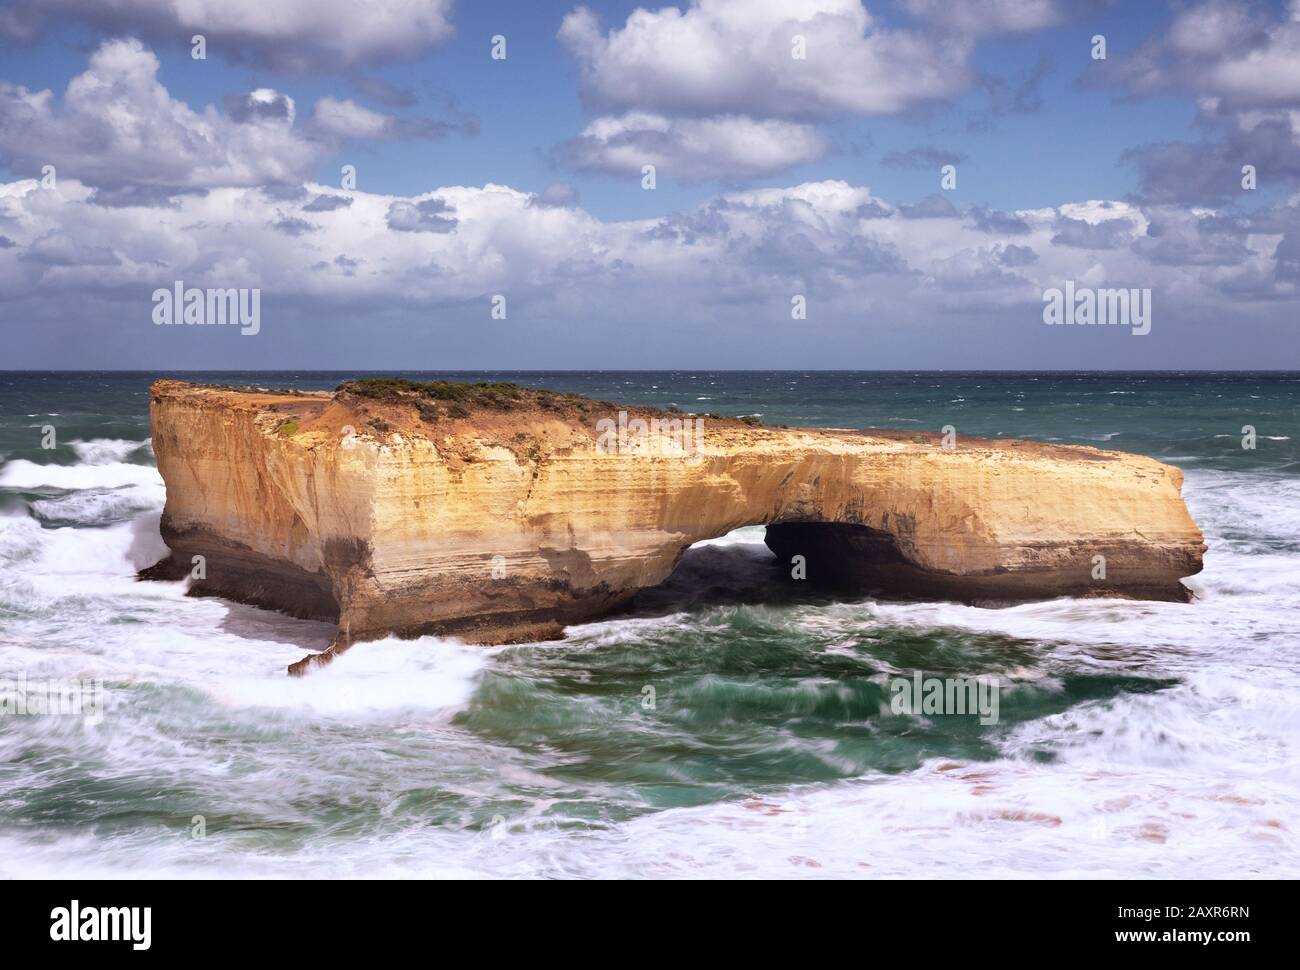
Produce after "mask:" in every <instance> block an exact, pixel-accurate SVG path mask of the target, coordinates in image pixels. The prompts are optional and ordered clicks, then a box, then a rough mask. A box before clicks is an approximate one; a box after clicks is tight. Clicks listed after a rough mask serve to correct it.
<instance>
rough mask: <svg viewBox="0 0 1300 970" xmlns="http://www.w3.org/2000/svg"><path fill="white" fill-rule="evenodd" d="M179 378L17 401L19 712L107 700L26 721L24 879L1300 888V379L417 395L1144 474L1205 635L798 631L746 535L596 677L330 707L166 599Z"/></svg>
mask: <svg viewBox="0 0 1300 970" xmlns="http://www.w3.org/2000/svg"><path fill="white" fill-rule="evenodd" d="M153 376H154V375H144V374H76V375H70V374H12V373H10V374H5V373H0V460H2V461H3V464H0V681H2V680H5V679H9V680H17V679H18V678H20V677H24V676H25V677H26V678H27V679H28V680H29V681H30V680H35V679H40V678H59V679H61V680H64V681H66V680H70V679H98V680H101V681H102V683H103V699H104V711H103V716H102V718H99V719H92V720H93V721H94V723H90V722H89V721H88V720H87V719H86V718H83V717H78V716H73V715H62V716H43V717H41V716H31V715H16V714H8V715H0V874H3V875H32V874H89V875H107V874H127V875H130V874H140V875H144V874H168V875H181V876H185V875H320V876H331V875H340V876H341V875H428V874H448V875H515V876H559V875H611V876H625V875H664V876H685V877H689V876H706V875H707V876H719V875H733V874H734V875H769V876H800V877H803V876H818V875H822V876H825V875H833V876H846V875H847V876H865V877H871V876H899V875H971V876H974V875H992V876H1000V875H1008V876H1010V875H1036V876H1051V875H1097V876H1137V877H1141V876H1192V877H1197V876H1209V875H1247V874H1267V875H1294V874H1295V873H1296V871H1297V868H1300V867H1298V866H1297V851H1296V850H1297V844H1296V834H1295V833H1296V832H1297V827H1298V826H1300V756H1298V755H1300V752H1298V751H1297V744H1298V742H1300V713H1297V708H1296V707H1295V705H1294V700H1293V699H1294V697H1295V696H1296V691H1297V689H1298V688H1300V673H1298V672H1297V661H1296V659H1295V658H1296V657H1297V656H1298V655H1300V633H1297V630H1298V629H1300V624H1298V623H1297V620H1300V452H1298V451H1297V448H1298V446H1297V437H1298V436H1297V431H1298V430H1300V374H1285V373H1276V374H1231V375H1229V374H1219V375H1215V374H1187V375H1177V374H1160V375H1156V374H1111V375H1101V374H1042V373H1035V374H1023V375H1017V374H952V373H942V374H940V373H919V374H896V373H891V374H871V373H825V372H810V373H803V372H790V373H762V374H758V373H753V374H751V373H732V372H722V373H703V372H673V373H649V372H640V373H549V374H530V373H524V374H520V373H509V374H504V373H500V372H493V373H483V374H472V375H423V374H422V375H410V376H452V377H454V378H456V379H492V380H501V379H506V380H514V381H517V382H519V383H524V384H531V385H537V386H546V387H550V388H554V389H557V390H564V391H575V392H578V393H582V394H587V395H590V396H593V397H598V398H604V399H609V400H616V401H625V402H636V403H652V404H657V405H662V406H667V405H669V404H675V405H677V406H678V407H681V408H683V409H684V410H695V411H700V412H704V411H717V412H720V413H724V414H733V415H741V414H758V415H760V416H761V417H762V418H763V419H764V420H766V421H770V422H778V423H785V424H791V425H818V426H830V427H854V428H861V427H895V428H904V429H910V428H916V429H918V430H927V431H937V430H939V428H941V427H942V426H943V425H945V424H952V425H954V426H955V427H956V428H957V431H958V435H959V436H960V435H971V436H977V437H999V436H1002V437H1020V438H1033V439H1037V440H1051V441H1059V442H1062V443H1067V444H1091V445H1096V446H1098V447H1107V448H1115V449H1120V450H1131V451H1137V452H1142V453H1145V454H1150V455H1153V456H1155V457H1157V458H1160V459H1161V460H1164V461H1168V462H1170V463H1172V464H1175V465H1178V466H1180V467H1182V468H1183V469H1184V470H1185V472H1186V475H1187V483H1186V486H1185V494H1186V497H1187V500H1188V503H1189V506H1190V508H1191V509H1192V512H1193V515H1194V516H1195V517H1196V519H1197V521H1198V523H1199V524H1200V525H1201V526H1202V528H1203V529H1204V531H1205V533H1206V536H1207V541H1208V542H1209V545H1210V551H1209V553H1208V554H1207V557H1206V568H1205V571H1204V572H1203V573H1202V574H1201V575H1199V576H1197V577H1195V578H1193V579H1191V580H1189V581H1188V584H1189V585H1190V586H1192V587H1193V588H1194V590H1195V591H1196V592H1197V594H1198V598H1197V599H1196V601H1195V602H1193V603H1191V604H1167V603H1133V602H1124V601H1110V600H1070V599H1062V600H1055V601H1051V602H1047V603H1039V604H1028V605H1025V606H1019V607H1014V608H1011V609H1004V610H987V609H978V608H973V607H965V606H961V605H958V604H953V603H945V602H934V603H906V604H903V603H890V602H877V601H873V600H870V599H866V600H858V601H852V602H843V601H836V600H834V599H830V598H825V597H817V596H813V595H810V596H806V597H800V598H796V599H791V598H790V595H789V593H788V592H786V591H784V590H783V589H781V588H780V587H779V586H776V585H774V584H772V583H771V566H770V563H769V558H768V557H769V554H768V553H767V550H766V548H765V547H764V546H763V545H762V530H761V528H755V529H743V530H740V531H739V532H736V533H732V534H731V535H730V536H727V537H723V538H721V539H718V540H714V541H713V542H711V543H709V544H707V545H701V546H699V547H697V548H696V549H694V550H692V552H691V553H690V554H688V557H687V560H686V561H685V563H684V565H683V569H682V570H681V571H679V573H678V575H677V576H675V577H674V579H673V580H672V581H671V582H670V583H669V584H667V585H666V587H665V588H663V589H661V590H657V591H653V592H651V593H648V594H646V595H645V596H643V597H641V598H640V599H639V600H638V602H637V604H636V605H635V607H634V609H633V610H632V611H631V612H630V613H629V614H627V615H623V616H619V617H613V618H610V619H608V620H605V621H603V622H600V623H593V624H587V625H584V626H579V627H574V628H571V630H570V636H569V637H568V639H566V640H565V641H562V642H556V643H544V644H527V645H520V646H512V647H497V648H481V647H471V646H466V645H463V644H459V643H456V642H454V641H447V640H438V639H435V638H423V639H421V640H417V641H397V640H386V641H381V642H379V643H372V644H365V645H363V646H359V647H358V648H357V649H354V650H352V651H350V652H349V653H347V654H345V655H344V656H343V657H342V658H340V659H339V660H338V661H336V662H335V663H334V664H333V665H331V666H330V667H328V668H326V669H324V670H322V671H318V672H316V673H315V674H313V675H312V676H311V677H307V678H304V679H302V680H290V679H288V678H286V677H285V676H284V675H283V670H284V666H285V665H286V664H287V663H290V662H292V661H294V660H297V659H299V658H300V657H301V656H302V655H303V653H304V651H305V650H307V649H314V648H318V647H320V646H323V645H324V644H325V643H326V642H327V641H328V639H329V636H330V634H331V632H332V631H331V629H330V628H329V627H327V626H325V625H323V624H316V623H310V622H303V621H297V620H293V619H290V618H288V617H284V616H281V615H279V614H275V613H270V612H267V611H262V610H257V609H253V608H251V607H246V606H242V605H239V604H233V603H227V602H224V601H221V600H211V599H202V600H200V599H190V598H187V597H185V596H184V584H179V583H177V584H170V583H139V582H136V581H135V580H134V579H133V574H134V571H135V570H136V569H137V568H139V567H141V566H144V565H148V564H150V563H151V562H152V561H154V560H155V559H156V558H157V557H158V556H159V555H161V552H162V546H161V543H160V541H159V540H158V537H157V517H158V513H159V511H160V510H161V506H162V501H163V497H164V493H163V489H162V485H161V480H160V479H159V478H158V476H157V472H156V470H155V469H154V468H153V463H152V453H151V451H150V449H149V446H148V440H147V439H148V436H149V426H148V384H149V382H150V380H151V379H152V377H153ZM165 376H181V377H189V378H191V379H208V380H217V381H220V382H222V383H255V384H261V385H264V386H296V387H304V388H319V387H332V386H334V385H335V384H337V383H338V382H339V381H341V380H343V379H344V378H345V377H348V376H353V375H350V374H328V375H324V374H310V373H302V374H294V373H260V374H230V373H223V374H220V375H193V374H188V375H187V374H168V375H165ZM45 425H52V426H53V427H54V428H55V432H56V437H57V442H58V445H57V447H56V448H54V449H53V450H46V449H43V448H42V447H41V436H42V429H43V427H44V426H45ZM1244 425H1252V426H1253V427H1254V428H1255V429H1256V434H1257V447H1256V448H1255V449H1254V450H1246V449H1243V448H1242V447H1241V438H1242V428H1243V426H1244ZM915 671H923V672H924V673H925V674H926V675H927V676H938V677H948V676H976V675H985V676H994V677H997V678H998V680H999V682H1000V683H1001V684H1002V685H1003V689H1002V691H1001V694H1000V711H999V718H998V721H997V723H995V724H989V725H981V724H980V723H979V721H978V719H977V718H975V717H971V716H962V715H929V716H926V715H898V714H894V713H892V712H891V711H890V708H889V699H890V683H891V678H894V677H911V675H912V674H913V672H915ZM647 688H649V689H650V691H649V694H650V696H652V699H653V703H652V704H649V703H647V698H648V692H647ZM196 818H200V819H201V822H196V821H195V820H196ZM196 826H198V827H199V828H201V829H202V834H201V836H200V837H195V830H196Z"/></svg>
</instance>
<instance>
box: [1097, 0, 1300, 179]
mask: <svg viewBox="0 0 1300 970" xmlns="http://www.w3.org/2000/svg"><path fill="white" fill-rule="evenodd" d="M1090 81H1091V82H1092V83H1094V84H1096V85H1099V86H1101V85H1112V84H1118V85H1119V86H1121V87H1122V88H1123V89H1124V90H1125V91H1126V93H1127V94H1128V95H1129V96H1130V97H1148V96H1154V95H1162V94H1168V93H1171V92H1172V93H1181V92H1190V93H1194V94H1196V95H1197V96H1198V106H1199V111H1200V118H1199V121H1200V123H1201V126H1202V127H1203V128H1204V129H1205V131H1206V133H1207V137H1206V138H1205V139H1204V140H1202V141H1200V142H1196V143H1191V142H1181V141H1179V142H1164V143H1159V144H1151V145H1143V146H1139V147H1137V148H1134V149H1131V150H1130V151H1128V152H1127V153H1125V156H1124V158H1125V161H1127V162H1129V163H1131V164H1133V165H1135V166H1136V167H1137V170H1138V176H1139V184H1140V191H1141V196H1140V197H1141V198H1142V199H1143V200H1144V201H1147V202H1150V203H1153V204H1165V203H1171V202H1184V203H1200V204H1206V205H1213V204H1221V203H1224V202H1228V201H1231V200H1232V199H1233V198H1234V197H1236V198H1237V199H1238V200H1239V199H1240V198H1241V191H1240V190H1241V179H1242V166H1243V165H1253V166H1255V169H1256V172H1257V175H1258V178H1259V181H1260V184H1261V185H1268V184H1271V185H1282V186H1296V185H1300V161H1298V159H1300V0H1290V2H1289V4H1288V5H1287V8H1286V10H1285V11H1284V12H1283V13H1282V16H1281V18H1280V19H1277V18H1275V17H1273V16H1271V15H1270V13H1269V11H1268V10H1267V8H1264V7H1262V6H1258V5H1247V4H1241V3H1236V2H1227V0H1203V2H1201V3H1196V4H1193V5H1190V6H1187V7H1184V8H1181V9H1179V10H1178V11H1176V12H1175V15H1174V17H1173V20H1172V22H1171V24H1170V25H1169V29H1168V30H1165V31H1161V32H1160V33H1158V34H1156V35H1154V36H1153V37H1151V38H1149V39H1148V40H1147V41H1145V42H1144V43H1143V44H1142V45H1141V46H1140V47H1139V48H1138V50H1137V51H1136V52H1134V53H1133V55H1132V56H1130V57H1126V58H1124V59H1123V61H1117V62H1116V63H1115V65H1114V67H1113V69H1112V68H1109V67H1107V68H1105V69H1101V68H1099V67H1098V66H1097V65H1093V69H1092V71H1091V74H1090Z"/></svg>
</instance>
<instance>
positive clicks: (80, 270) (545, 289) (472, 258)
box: [0, 0, 1300, 369]
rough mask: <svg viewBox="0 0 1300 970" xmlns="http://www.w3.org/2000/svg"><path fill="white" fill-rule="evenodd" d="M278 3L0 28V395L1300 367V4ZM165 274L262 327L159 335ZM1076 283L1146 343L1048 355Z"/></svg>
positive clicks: (21, 9) (46, 19)
mask: <svg viewBox="0 0 1300 970" xmlns="http://www.w3.org/2000/svg"><path fill="white" fill-rule="evenodd" d="M263 6H265V5H264V4H257V3H253V2H252V0H237V2H231V3H225V4H221V5H218V4H215V3H210V2H209V0H201V2H197V3H195V4H193V5H192V8H193V9H192V11H191V13H190V14H189V15H188V16H189V18H190V19H188V20H181V19H178V18H179V15H177V14H175V13H174V11H173V10H172V6H171V5H170V4H166V3H163V2H162V0H124V2H123V3H121V4H119V5H117V7H115V8H114V12H113V13H112V14H111V15H106V14H104V13H103V11H102V9H101V8H100V5H98V4H92V3H89V2H83V0H48V2H45V3H42V4H37V3H35V2H34V0H15V2H14V3H13V4H11V10H10V11H8V12H6V13H4V14H0V183H5V185H6V190H5V194H4V195H0V281H3V282H4V283H5V284H6V287H5V289H6V291H7V292H6V295H5V296H3V297H0V325H3V326H4V327H5V329H6V331H7V334H6V336H7V341H6V343H7V345H8V346H9V347H10V349H11V352H12V353H13V355H14V356H13V359H12V364H11V366H21V367H51V368H55V367H79V366H119V367H128V366H151V367H153V366H157V367H168V366H174V367H187V366H213V367H247V366H257V365H258V364H259V363H260V364H261V365H262V366H268V367H270V366H277V367H278V366H290V367H292V366H300V367H312V366H315V367H322V366H359V365H365V366H375V367H384V366H424V365H425V363H426V362H427V366H429V367H456V366H464V367H512V366H519V367H528V366H550V367H599V366H609V367H638V366H645V367H664V366H669V367H697V366H698V367H727V366H735V367H781V366H801V367H817V366H822V367H859V366H860V367H877V366H888V367H955V366H981V367H1009V368H1014V367H1036V366H1037V367H1061V366H1086V367H1114V368H1118V369H1125V368H1129V367H1135V366H1150V367H1161V366H1167V367H1174V368H1178V367H1215V366H1231V367H1264V366H1274V367H1279V366H1297V365H1298V364H1300V353H1297V347H1298V346H1300V340H1297V339H1296V335H1295V327H1296V322H1297V307H1298V304H1297V286H1298V284H1300V223H1298V221H1297V219H1296V212H1297V198H1298V193H1300V163H1297V162H1296V156H1297V148H1298V147H1300V69H1297V68H1296V67H1295V65H1296V63H1297V60H1296V58H1297V57H1298V56H1300V5H1295V4H1289V3H1287V2H1284V0H1278V2H1271V3H1258V4H1249V3H1233V4H1228V3H1223V2H1218V0H1210V2H1200V3H1192V2H1180V3H1170V4H1166V3H1160V2H1152V3H1142V4H1131V3H1124V4H1120V3H1106V2H1101V0H1099V2H1089V0H971V3H969V4H965V5H963V4H951V3H938V2H937V0H897V2H896V3H892V4H890V3H867V4H865V5H863V4H861V3H858V2H857V0H798V2H789V3H785V4H776V3H764V2H751V3H749V4H748V5H744V4H735V3H733V2H731V0H703V2H697V3H694V4H684V5H682V7H681V8H680V9H679V10H678V11H676V12H674V11H672V10H669V9H667V5H664V6H656V5H654V4H649V5H645V6H644V9H642V10H641V12H639V13H638V12H637V11H638V6H637V5H636V4H630V3H588V4H586V5H585V8H586V10H587V11H588V13H586V14H584V13H582V12H581V8H580V7H579V5H578V4H564V3H506V2H499V3H492V2H485V3H475V4H468V3H455V4H453V3H451V2H450V0H423V2H422V0H376V3H375V4H374V7H376V8H382V10H381V12H382V13H383V16H376V17H374V18H373V19H372V21H371V24H379V25H381V26H378V27H373V26H366V27H364V28H361V27H358V26H357V25H354V24H351V23H350V22H349V21H348V18H349V17H352V16H355V14H354V13H353V12H352V11H353V10H354V6H353V5H351V4H345V3H335V2H333V0H317V2H315V3H305V2H300V0H286V2H285V3H284V4H282V5H280V11H279V12H280V13H281V14H282V15H281V16H266V15H264V14H263V12H261V11H260V8H261V7H263ZM169 11H171V12H169ZM584 18H585V19H584ZM629 18H630V19H629ZM800 31H803V32H804V33H806V34H807V35H808V36H809V37H810V39H811V43H810V46H809V58H808V60H809V64H808V65H797V66H796V67H793V68H792V67H788V66H787V65H785V64H781V63H778V61H777V60H776V58H782V57H784V56H785V55H784V50H783V48H782V45H784V44H786V43H788V41H786V39H785V38H787V37H788V36H790V35H792V34H794V33H797V32H800ZM195 33H201V34H204V35H205V37H206V39H207V45H208V53H207V58H206V59H205V60H201V61H198V60H194V59H193V58H192V57H191V54H190V44H189V38H190V36H191V35H193V34H195ZM498 34H500V35H503V36H504V37H505V38H506V44H507V56H506V58H505V59H504V60H494V59H492V58H491V57H490V49H491V44H492V40H491V39H492V37H493V36H494V35H498ZM1098 34H1100V35H1104V36H1105V38H1106V43H1107V57H1106V59H1105V60H1104V61H1097V60H1094V59H1093V58H1092V57H1091V56H1090V45H1091V38H1092V37H1093V36H1095V35H1098ZM774 51H775V53H773V52H774ZM791 70H805V71H809V72H811V73H809V74H807V75H806V76H799V77H798V78H796V79H794V80H791V79H790V77H789V72H790V71H791ZM774 72H775V73H774ZM70 84H73V85H74V87H69V85H70ZM74 88H75V90H74ZM47 90H48V91H49V92H50V94H49V95H48V96H44V95H42V92H44V91H47ZM259 91H260V92H263V93H262V94H260V95H256V96H251V95H250V92H259ZM602 124H603V125H607V126H609V125H612V126H613V129H611V130H613V131H614V134H613V135H612V136H610V140H608V141H601V139H600V138H599V137H593V136H592V134H591V133H592V131H593V130H595V128H596V127H598V126H600V125H602ZM588 126H593V127H591V128H589V127H588ZM584 136H585V137H584ZM1288 139H1289V141H1288ZM638 153H640V154H638ZM642 156H644V158H645V159H649V160H653V161H656V162H657V164H656V169H657V184H656V186H655V188H654V190H653V191H646V190H644V189H643V187H642V185H641V178H640V174H639V172H640V161H641V160H642ZM944 159H951V160H952V161H954V162H955V163H956V165H957V172H958V175H957V185H956V187H955V188H954V189H951V190H941V189H940V183H939V179H940V173H939V171H938V166H939V163H940V162H941V161H943V160H944ZM1247 163H1251V164H1256V165H1257V167H1258V168H1259V187H1258V188H1257V189H1256V190H1254V191H1251V192H1245V191H1242V190H1241V188H1240V186H1239V185H1237V184H1236V183H1237V181H1238V180H1239V179H1240V175H1239V174H1238V173H1239V170H1240V166H1241V165H1242V164H1247ZM45 164H53V165H54V166H55V169H56V171H57V177H58V182H57V184H56V185H54V186H49V185H42V184H41V182H40V178H41V173H42V166H43V165H45ZM344 164H352V165H355V166H356V169H357V185H356V188H355V192H348V193H343V195H347V196H348V197H349V198H347V199H340V200H333V199H332V198H331V199H326V200H325V201H324V202H317V203H315V204H314V205H313V202H312V200H313V199H317V198H318V197H320V196H321V195H322V192H323V191H324V190H326V189H331V190H337V189H338V188H339V171H340V167H341V166H342V165H344ZM490 185H491V186H499V187H501V191H499V192H489V191H488V190H487V187H488V186H490ZM548 187H550V189H549V193H548ZM801 187H803V188H801ZM453 190H455V191H453ZM339 191H340V192H341V190H339ZM41 192H43V193H45V194H44V195H42V194H38V193H41ZM324 194H326V195H329V194H330V193H329V192H324ZM56 199H57V205H56V204H54V200H56ZM927 200H929V201H928V202H927ZM918 204H919V205H921V206H923V207H924V206H927V205H928V206H931V208H929V209H925V208H922V209H912V208H909V207H911V206H917V205H918ZM322 206H333V208H321V207H322ZM223 211H228V213H229V216H230V218H231V220H232V221H231V222H229V223H226V224H224V225H223V226H222V227H221V228H220V230H218V229H217V228H216V226H217V225H218V215H219V213H221V212H223ZM1018 214H1019V215H1018ZM919 216H925V218H920V217H919ZM236 224H237V225H236ZM236 237H237V238H236ZM1008 247H1011V248H1010V249H1009V248H1008ZM174 279H184V280H185V282H186V284H187V285H193V286H198V287H222V288H225V287H241V286H249V287H258V288H259V289H260V290H261V292H262V300H263V303H262V307H263V313H264V317H265V325H264V326H263V327H262V329H261V331H260V332H259V333H258V334H257V335H256V337H255V338H241V337H239V336H236V333H235V332H233V331H231V330H227V329H224V328H214V329H213V330H210V331H209V330H206V329H203V328H181V329H180V331H179V332H172V331H169V330H167V329H165V328H164V329H155V328H154V325H153V324H152V322H151V321H150V311H151V309H152V304H151V302H150V301H151V294H152V293H153V292H154V291H155V289H156V288H157V287H158V286H169V285H170V284H171V282H172V281H173V280H174ZM1067 279H1068V280H1072V281H1075V282H1077V283H1078V285H1080V286H1084V285H1088V284H1090V283H1091V284H1093V285H1097V286H1101V285H1108V286H1116V285H1118V286H1125V287H1130V286H1131V287H1136V288H1143V287H1146V288H1151V289H1152V291H1153V293H1154V294H1155V296H1154V300H1155V303H1154V305H1155V306H1156V307H1157V308H1158V309H1157V310H1156V316H1155V319H1154V324H1153V327H1152V330H1151V333H1150V334H1148V335H1146V336H1145V337H1143V338H1142V339H1141V340H1134V339H1133V338H1134V334H1132V333H1128V332H1120V331H1118V330H1112V329H1109V328H1107V329H1096V330H1090V329H1081V330H1078V331H1075V330H1073V329H1069V328H1064V329H1060V330H1056V329H1049V328H1045V327H1044V324H1043V322H1042V319H1041V308H1042V293H1043V291H1044V290H1046V289H1048V288H1049V287H1050V286H1051V285H1060V284H1061V283H1063V282H1064V281H1065V280H1067ZM498 294H501V295H504V296H505V297H506V298H507V299H508V300H509V301H510V312H509V314H508V315H507V318H506V320H505V321H499V320H493V319H492V318H491V317H490V315H489V314H488V311H487V309H486V308H487V306H488V303H489V301H490V299H491V297H492V296H494V295H498ZM796 294H801V295H804V296H805V297H806V298H807V300H808V305H809V307H810V311H809V314H808V318H807V320H804V321H795V320H791V319H790V313H789V307H790V301H791V298H792V296H794V295H796ZM800 322H802V323H803V324H805V326H802V327H799V326H795V325H794V324H797V323H800ZM503 324H504V326H503ZM361 326H364V327H365V328H366V330H367V331H368V337H367V338H366V339H364V340H358V338H357V329H358V327H361ZM647 329H650V330H654V331H655V332H656V333H657V337H656V339H653V340H650V341H649V342H648V343H647V342H641V343H639V342H638V341H637V340H636V339H635V334H637V333H639V332H644V331H646V330H647ZM619 333H621V334H622V335H623V337H622V339H614V337H613V336H612V335H616V334H619ZM413 347H417V348H419V350H420V353H421V354H422V355H423V354H429V353H430V349H429V348H431V347H436V348H438V350H437V353H436V358H435V357H433V356H430V357H428V358H426V357H424V356H421V357H420V358H419V359H418V360H415V361H413V360H411V359H410V352H411V349H412V348H413Z"/></svg>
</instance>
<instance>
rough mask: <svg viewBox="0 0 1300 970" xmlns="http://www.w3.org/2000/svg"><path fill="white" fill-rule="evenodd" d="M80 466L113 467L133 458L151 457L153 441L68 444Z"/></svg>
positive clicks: (112, 439) (74, 442) (111, 440)
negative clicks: (136, 456)
mask: <svg viewBox="0 0 1300 970" xmlns="http://www.w3.org/2000/svg"><path fill="white" fill-rule="evenodd" d="M68 444H69V446H71V448H72V450H73V451H74V452H76V454H77V457H78V458H80V459H81V461H82V464H86V465H113V464H116V463H118V462H122V461H126V459H128V458H130V457H132V456H135V455H141V456H152V455H153V439H152V438H146V439H145V440H144V441H128V440H126V439H123V438H92V439H90V440H89V441H70V442H68Z"/></svg>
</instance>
